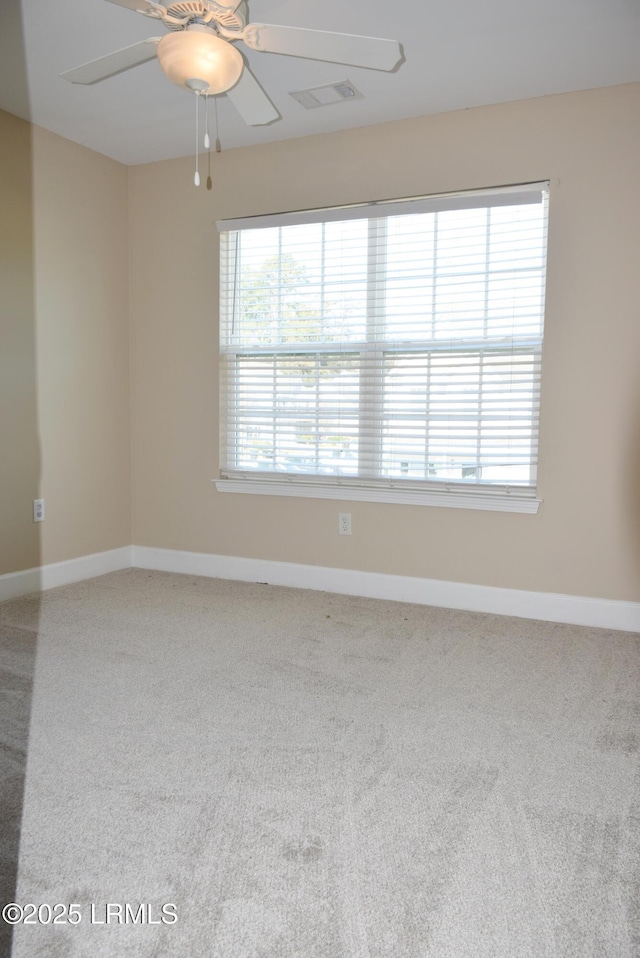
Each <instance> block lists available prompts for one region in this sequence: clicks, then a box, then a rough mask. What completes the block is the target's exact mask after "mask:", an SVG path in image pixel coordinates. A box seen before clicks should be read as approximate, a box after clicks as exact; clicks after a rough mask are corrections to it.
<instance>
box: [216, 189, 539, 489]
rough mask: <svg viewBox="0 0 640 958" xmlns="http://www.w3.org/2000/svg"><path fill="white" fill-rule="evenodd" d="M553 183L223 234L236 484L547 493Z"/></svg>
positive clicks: (286, 219)
mask: <svg viewBox="0 0 640 958" xmlns="http://www.w3.org/2000/svg"><path fill="white" fill-rule="evenodd" d="M546 225H547V184H545V183H539V184H533V185H532V184H528V185H527V186H524V187H509V188H505V189H502V190H491V191H474V192H470V193H465V194H455V195H448V196H437V197H430V198H421V199H416V200H403V201H399V202H397V203H395V202H391V203H384V204H374V205H370V206H364V207H350V208H346V209H338V210H336V209H331V210H313V211H309V212H306V213H293V214H283V215H280V216H269V217H257V218H253V219H248V220H236V221H226V222H222V223H220V224H218V226H219V229H220V232H221V297H220V320H221V323H220V362H221V396H220V399H221V476H222V477H226V478H235V479H239V478H246V479H260V480H263V481H264V480H269V479H283V478H288V479H289V480H294V481H297V482H300V483H305V482H306V483H313V484H316V485H317V484H319V483H320V484H324V483H327V484H340V485H342V486H348V485H354V486H359V487H362V486H366V487H387V488H388V487H403V488H407V489H413V490H418V489H423V490H429V491H438V490H439V491H443V492H444V491H447V490H460V489H464V490H466V491H469V490H470V489H473V490H474V491H476V492H482V493H487V494H491V492H496V491H498V492H501V493H504V492H505V491H511V492H516V493H517V494H520V495H523V496H527V495H530V496H533V495H535V483H536V464H537V446H538V411H539V393H540V362H541V350H542V332H543V312H544V289H545V265H546V234H547V229H546Z"/></svg>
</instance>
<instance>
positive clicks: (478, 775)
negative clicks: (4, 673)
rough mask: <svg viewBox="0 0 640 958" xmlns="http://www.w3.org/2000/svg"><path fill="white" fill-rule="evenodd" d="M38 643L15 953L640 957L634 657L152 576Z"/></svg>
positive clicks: (97, 590)
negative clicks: (55, 918)
mask: <svg viewBox="0 0 640 958" xmlns="http://www.w3.org/2000/svg"><path fill="white" fill-rule="evenodd" d="M17 632H19V634H20V635H23V636H29V637H30V638H29V640H28V641H30V642H32V643H36V642H37V656H36V660H35V673H34V680H33V693H32V700H31V725H30V737H29V749H28V759H27V774H26V785H25V793H24V809H23V821H22V833H21V842H20V857H19V868H18V887H17V892H16V898H15V901H16V902H18V903H19V904H20V905H21V906H23V907H24V906H27V905H33V906H34V909H35V906H37V905H43V906H45V907H43V908H41V909H40V911H39V912H37V911H36V912H34V913H33V914H31V913H30V910H29V911H28V910H27V909H26V907H25V910H24V911H23V912H22V913H21V914H22V919H23V920H22V921H20V922H19V923H18V924H16V925H15V928H14V942H13V955H14V956H15V958H36V956H38V958H39V956H43V958H44V956H46V958H62V956H64V958H99V956H109V958H116V956H117V958H152V956H153V958H163V956H172V958H177V956H181V958H182V956H184V958H569V956H575V958H632V956H638V955H640V905H639V903H640V788H639V786H640V766H639V763H638V748H639V742H640V699H639V697H638V689H639V682H640V636H638V635H635V634H629V633H620V632H609V631H604V630H595V629H586V628H580V627H573V626H567V625H553V624H549V623H546V622H537V621H527V620H522V619H515V618H506V617H497V616H490V615H481V614H477V613H465V612H456V611H449V610H444V609H435V608H429V607H424V606H412V605H407V604H402V603H394V602H387V601H381V600H372V599H362V598H356V597H350V596H338V595H331V594H327V593H318V592H308V591H303V590H296V589H284V588H280V587H274V586H267V585H260V584H247V583H237V582H228V581H221V580H212V579H205V578H197V577H193V576H185V575H174V574H169V573H160V572H148V571H144V570H139V569H132V570H126V571H123V572H117V573H113V574H110V575H106V576H102V577H100V578H98V579H93V580H88V581H85V582H80V583H76V584H74V585H70V586H65V587H63V588H60V589H55V590H52V591H49V592H46V593H44V594H42V595H41V596H39V597H27V598H22V599H17V600H14V601H11V602H8V603H5V604H4V605H2V606H0V636H1V638H2V642H1V643H0V644H2V645H6V643H10V642H11V641H12V639H11V636H13V640H14V641H15V636H16V634H17ZM25 641H27V640H26V639H25ZM25 688H27V687H26V686H25ZM23 714H24V713H23ZM56 905H59V906H60V908H59V909H58V912H57V920H56V921H55V922H54V920H53V919H54V917H55V914H54V906H56ZM71 905H75V906H76V908H74V909H72V910H70V907H69V906H71ZM92 906H93V907H92ZM47 908H49V909H52V911H51V914H50V913H49V912H48V911H47ZM61 909H62V910H61ZM30 914H31V917H32V919H33V922H26V923H25V919H26V918H28V917H29V915H30Z"/></svg>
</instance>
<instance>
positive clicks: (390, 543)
mask: <svg viewBox="0 0 640 958" xmlns="http://www.w3.org/2000/svg"><path fill="white" fill-rule="evenodd" d="M639 116H640V85H630V86H626V87H618V88H610V89H605V90H598V91H592V92H584V93H578V94H569V95H566V96H554V97H548V98H543V99H537V100H532V101H526V102H521V103H511V104H505V105H499V106H495V107H490V108H482V109H475V110H468V111H462V112H456V113H452V114H446V115H441V116H435V117H427V118H421V119H414V120H408V121H399V122H397V123H392V124H386V125H384V126H380V127H371V128H366V129H359V130H353V131H348V132H346V133H339V134H334V135H323V136H317V137H309V138H306V139H301V140H297V141H289V142H282V143H275V144H269V145H265V146H261V147H253V148H247V149H241V150H231V151H228V152H226V153H225V152H223V153H222V154H221V155H219V156H214V157H213V180H214V188H213V190H212V191H211V192H207V191H206V190H205V189H204V188H202V187H201V188H200V190H196V189H195V188H194V187H193V185H192V160H190V159H185V160H178V161H170V162H165V163H157V164H152V165H148V166H142V167H135V168H131V169H130V177H129V179H130V224H131V234H130V235H131V311H132V448H133V485H132V490H133V517H134V519H133V530H134V531H133V539H134V542H135V543H136V544H139V545H149V546H158V547H165V548H174V549H185V550H193V551H199V552H212V553H221V554H227V555H239V556H250V557H258V558H268V559H278V560H285V561H292V562H302V563H311V564H317V565H327V566H333V567H339V568H355V569H363V570H370V571H380V572H388V573H399V574H403V575H409V576H424V577H429V578H436V579H438V578H439V579H445V580H453V581H459V582H470V583H479V584H485V585H493V586H504V587H513V588H519V589H531V590H540V591H550V592H559V593H570V594H576V595H587V596H594V597H601V598H611V599H629V600H636V601H637V600H639V599H640V375H639V374H640V265H639V264H640V243H639V236H640V232H639V231H640V166H639V165H638V157H639V156H640V124H639V123H638V117H639ZM223 133H224V131H223ZM543 178H550V179H551V180H552V190H551V218H550V236H549V273H548V296H547V316H546V344H545V354H544V367H543V402H542V418H541V437H540V471H539V491H540V495H541V496H542V498H543V500H544V503H543V505H542V507H541V509H540V512H539V514H538V515H537V516H527V515H511V514H498V513H492V512H479V511H467V510H453V509H443V508H441V509H438V508H428V507H416V506H404V505H402V506H401V505H376V504H371V503H361V502H351V503H347V504H342V503H340V502H335V501H323V500H313V499H296V498H292V499H287V498H275V497H262V496H246V495H245V496H242V495H232V494H223V493H218V492H216V490H215V487H214V486H213V484H212V483H211V482H210V479H211V478H213V477H215V476H216V475H217V439H218V431H217V423H216V418H217V371H216V337H217V295H218V293H217V250H218V247H217V235H216V230H215V227H214V221H215V220H216V218H218V217H234V216H240V215H247V214H257V213H266V212H272V211H280V210H288V209H296V208H305V207H312V206H322V205H331V204H340V203H348V202H356V201H363V200H370V199H378V198H387V197H397V196H403V195H415V194H423V193H432V192H440V191H447V190H459V189H468V188H472V187H488V186H494V185H497V184H506V183H518V182H523V181H532V180H540V179H543ZM345 509H347V510H348V511H350V512H351V513H352V516H353V535H352V536H351V538H348V537H339V536H338V534H337V513H338V511H344V510H345Z"/></svg>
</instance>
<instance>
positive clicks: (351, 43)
mask: <svg viewBox="0 0 640 958" xmlns="http://www.w3.org/2000/svg"><path fill="white" fill-rule="evenodd" d="M242 39H243V40H244V42H245V43H246V44H247V46H248V47H251V49H252V50H260V51H262V52H264V53H284V54H287V55H288V56H293V57H304V58H305V59H309V60H327V61H329V62H331V63H347V64H349V65H350V66H354V67H367V68H368V69H369V70H393V69H394V67H396V66H397V65H398V64H399V63H400V62H401V60H402V58H403V54H402V49H401V47H400V44H399V43H398V42H397V40H381V39H378V38H377V37H358V36H351V35H350V34H348V33H327V32H326V31H325V30H306V29H304V28H302V27H280V26H274V25H273V24H270V23H250V24H248V25H247V27H246V28H245V30H244V32H243V34H242Z"/></svg>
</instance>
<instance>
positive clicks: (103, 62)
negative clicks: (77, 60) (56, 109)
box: [60, 37, 160, 85]
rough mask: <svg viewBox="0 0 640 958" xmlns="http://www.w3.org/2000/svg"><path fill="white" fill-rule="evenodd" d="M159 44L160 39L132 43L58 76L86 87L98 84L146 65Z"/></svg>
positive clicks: (153, 38) (151, 38) (152, 57)
mask: <svg viewBox="0 0 640 958" xmlns="http://www.w3.org/2000/svg"><path fill="white" fill-rule="evenodd" d="M159 42H160V37H150V38H149V39H148V40H142V41H141V42H140V43H133V44H132V45H131V46H130V47H123V48H122V50H116V51H115V52H114V53H108V54H107V55H106V56H104V57H98V59H97V60H90V61H89V62H88V63H83V64H82V65H81V66H79V67H74V68H73V70H66V71H65V72H64V73H61V74H60V76H61V77H63V78H64V79H65V80H69V81H70V82H71V83H84V84H87V85H88V84H91V83H99V82H100V80H106V79H107V78H108V77H112V76H115V74H116V73H122V71H123V70H129V69H130V68H131V67H137V66H139V64H141V63H146V62H147V60H153V59H154V57H155V56H156V47H157V45H158V43H159Z"/></svg>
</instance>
